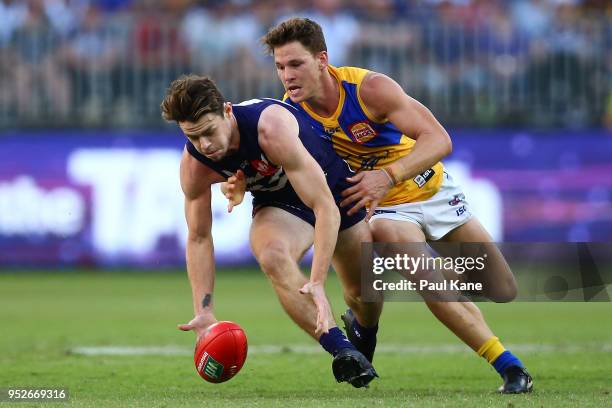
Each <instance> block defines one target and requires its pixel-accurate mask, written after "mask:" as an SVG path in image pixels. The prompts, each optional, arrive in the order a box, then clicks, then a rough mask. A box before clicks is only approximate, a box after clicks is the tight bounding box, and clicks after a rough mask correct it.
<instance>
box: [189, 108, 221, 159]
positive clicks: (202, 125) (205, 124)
mask: <svg viewBox="0 0 612 408" xmlns="http://www.w3.org/2000/svg"><path fill="white" fill-rule="evenodd" d="M231 112H232V108H231V105H230V104H226V105H225V107H224V109H223V116H220V115H218V114H216V113H207V114H206V115H204V116H202V117H201V118H200V119H199V120H198V121H197V122H189V121H184V122H179V127H180V128H181V130H182V131H183V133H184V134H185V136H187V138H188V139H189V141H191V143H192V144H193V145H194V146H195V148H196V149H197V150H198V152H200V153H201V154H202V155H204V156H206V157H207V158H209V159H210V160H213V161H219V160H222V159H223V158H224V157H225V156H227V155H228V153H232V151H231V150H230V149H231V137H232V127H231V123H232V121H231Z"/></svg>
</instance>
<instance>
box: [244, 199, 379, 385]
mask: <svg viewBox="0 0 612 408" xmlns="http://www.w3.org/2000/svg"><path fill="white" fill-rule="evenodd" d="M313 235H314V228H313V227H312V226H311V225H310V224H308V223H307V222H305V221H303V220H301V219H300V218H298V217H296V216H294V215H292V214H290V213H288V212H286V211H284V210H281V209H280V208H276V207H264V208H262V209H261V210H259V211H258V212H257V214H256V215H255V218H254V219H253V223H252V224H251V236H250V241H251V248H252V249H253V253H254V254H255V257H256V258H257V261H258V262H259V265H260V266H261V269H262V270H263V271H264V272H265V274H266V275H267V276H268V279H270V282H271V283H272V286H273V287H274V290H275V291H276V294H277V296H278V299H279V300H280V302H281V305H282V306H283V308H284V309H285V311H286V312H287V314H288V315H289V316H290V317H291V319H293V321H294V322H295V323H296V324H297V325H298V326H300V327H301V328H302V329H303V330H304V331H305V332H306V333H308V334H309V335H310V336H311V337H312V338H314V339H316V340H318V341H319V343H320V344H321V346H322V347H323V348H324V349H325V350H326V351H328V352H329V353H330V354H331V355H332V356H334V360H333V362H332V371H333V373H334V377H335V378H336V381H338V382H343V381H346V382H349V383H350V384H351V385H352V386H353V387H356V388H360V387H364V386H366V385H368V383H370V381H372V380H373V379H374V378H375V377H377V374H376V371H375V370H374V368H373V367H372V365H371V364H370V363H369V362H368V360H367V359H366V357H365V356H364V355H363V354H361V353H360V352H359V351H357V350H356V349H355V347H354V345H353V344H352V343H350V342H349V341H348V340H347V338H346V337H345V335H344V333H343V332H342V330H340V329H339V328H338V327H336V324H335V323H333V322H334V316H333V313H332V312H331V311H330V316H329V317H328V318H329V321H330V322H332V323H333V326H332V327H330V328H329V332H328V333H324V334H322V335H320V336H317V335H316V334H315V329H316V318H317V308H316V306H315V304H314V302H313V301H312V298H311V297H310V296H306V295H302V294H301V293H300V292H299V289H300V288H301V287H302V286H304V284H306V282H308V280H307V279H306V277H305V276H304V275H303V274H302V272H301V271H300V268H299V267H298V261H299V260H300V259H301V258H302V256H303V255H304V252H306V250H307V249H308V248H310V246H311V245H312V241H313Z"/></svg>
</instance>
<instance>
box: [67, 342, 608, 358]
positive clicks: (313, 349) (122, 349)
mask: <svg viewBox="0 0 612 408" xmlns="http://www.w3.org/2000/svg"><path fill="white" fill-rule="evenodd" d="M507 348H508V349H509V350H511V351H515V352H517V353H556V352H561V353H572V352H573V353H576V352H587V351H588V352H595V353H597V352H601V353H607V352H611V351H612V343H584V344H508V346H507ZM321 352H323V350H322V348H321V346H318V345H309V344H290V345H284V346H281V345H272V344H268V345H254V346H249V354H282V353H296V354H316V353H321ZM462 352H472V350H470V349H469V348H468V347H467V346H465V345H462V344H438V345H436V344H432V345H400V344H381V345H379V346H378V347H377V348H376V353H377V354H378V353H389V354H434V353H435V354H440V353H445V354H452V353H462ZM68 353H69V354H76V355H84V356H184V355H192V354H193V348H189V347H183V346H171V345H169V346H77V347H73V348H71V349H69V350H68Z"/></svg>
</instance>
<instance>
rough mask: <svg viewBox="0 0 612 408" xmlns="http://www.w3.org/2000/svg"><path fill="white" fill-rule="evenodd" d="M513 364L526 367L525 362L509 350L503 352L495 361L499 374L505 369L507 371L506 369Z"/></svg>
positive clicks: (494, 364) (494, 365)
mask: <svg viewBox="0 0 612 408" xmlns="http://www.w3.org/2000/svg"><path fill="white" fill-rule="evenodd" d="M512 366H518V367H521V368H524V367H525V366H524V365H523V363H521V360H519V359H518V358H517V357H516V356H515V355H514V354H512V353H511V352H510V351H508V350H506V351H504V352H503V353H501V354H500V355H499V357H497V358H496V359H495V361H494V362H493V367H494V368H495V370H496V371H497V372H498V373H499V375H503V374H504V371H506V369H508V368H509V367H512Z"/></svg>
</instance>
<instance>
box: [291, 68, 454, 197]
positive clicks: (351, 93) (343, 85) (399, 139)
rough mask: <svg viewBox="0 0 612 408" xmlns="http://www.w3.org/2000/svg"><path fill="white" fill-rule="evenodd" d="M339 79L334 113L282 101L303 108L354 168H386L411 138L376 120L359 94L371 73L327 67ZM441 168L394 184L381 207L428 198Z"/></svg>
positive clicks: (406, 150)
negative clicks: (338, 96)
mask: <svg viewBox="0 0 612 408" xmlns="http://www.w3.org/2000/svg"><path fill="white" fill-rule="evenodd" d="M329 72H330V73H331V74H332V75H333V76H334V77H335V78H336V80H337V81H338V85H339V89H340V102H339V103H338V107H337V108H336V111H335V112H334V114H333V115H332V116H330V117H322V116H319V115H317V114H316V113H315V112H313V111H312V110H311V109H310V107H309V106H308V105H307V104H306V103H304V102H302V103H300V104H296V103H294V102H292V101H291V99H290V98H289V97H288V96H287V95H286V94H285V96H284V97H283V99H284V101H285V102H287V103H289V104H291V105H293V106H295V107H296V108H298V109H300V110H302V111H303V112H305V113H306V114H307V116H308V117H309V118H310V120H311V122H312V125H313V126H314V127H315V128H316V129H317V130H318V133H319V134H320V135H322V136H323V137H327V138H329V139H330V140H331V141H332V143H333V147H334V150H335V151H336V153H338V154H339V155H340V156H341V157H342V158H343V159H344V160H346V161H347V162H348V163H349V164H350V165H351V167H352V168H353V170H356V171H361V170H372V169H379V168H381V167H385V166H387V165H388V164H390V163H393V162H394V161H395V160H397V159H399V158H400V157H403V156H405V155H406V154H408V153H409V152H410V151H411V150H412V147H413V146H414V144H415V141H414V139H411V138H409V137H408V136H406V135H404V134H402V133H401V132H400V131H399V129H398V128H397V127H395V126H394V125H393V124H392V123H391V122H389V121H386V122H383V123H381V122H377V121H376V120H375V119H374V117H373V116H372V114H371V113H370V112H368V109H367V108H366V106H365V105H364V103H363V101H362V100H361V98H360V97H359V87H360V85H361V82H362V81H363V78H364V77H365V76H366V75H367V74H368V73H369V72H370V71H368V70H365V69H361V68H355V67H339V68H337V67H333V66H331V65H330V66H329ZM443 172H444V168H443V165H442V163H441V162H438V163H436V165H434V166H433V167H432V168H431V169H428V170H426V171H424V172H423V173H422V174H420V175H417V176H416V177H414V178H413V179H410V180H406V181H404V182H403V183H401V184H398V185H397V186H395V187H393V188H392V189H391V190H390V191H389V194H387V197H386V198H385V200H384V201H383V202H382V203H380V204H379V205H381V206H390V205H397V204H403V203H408V202H415V201H423V200H427V199H428V198H430V197H431V196H433V195H434V194H435V193H437V192H438V190H439V189H440V185H441V184H442V173H443Z"/></svg>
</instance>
